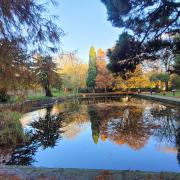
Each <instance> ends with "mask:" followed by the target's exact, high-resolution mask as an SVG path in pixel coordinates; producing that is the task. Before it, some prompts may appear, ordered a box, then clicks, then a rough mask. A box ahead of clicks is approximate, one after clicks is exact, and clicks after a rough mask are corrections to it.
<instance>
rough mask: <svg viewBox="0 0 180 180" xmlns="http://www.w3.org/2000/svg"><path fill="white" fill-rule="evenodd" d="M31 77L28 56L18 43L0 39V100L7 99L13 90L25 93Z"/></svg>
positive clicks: (31, 80)
mask: <svg viewBox="0 0 180 180" xmlns="http://www.w3.org/2000/svg"><path fill="white" fill-rule="evenodd" d="M33 77H34V75H33V73H32V70H31V64H30V60H29V57H28V55H27V54H26V52H25V51H24V50H23V49H22V48H20V47H19V46H18V43H17V42H16V41H8V40H0V82H1V83H0V101H7V100H8V94H12V93H14V92H19V93H20V92H21V93H25V92H24V91H26V90H27V89H29V88H31V87H32V83H33ZM16 95H17V94H16Z"/></svg>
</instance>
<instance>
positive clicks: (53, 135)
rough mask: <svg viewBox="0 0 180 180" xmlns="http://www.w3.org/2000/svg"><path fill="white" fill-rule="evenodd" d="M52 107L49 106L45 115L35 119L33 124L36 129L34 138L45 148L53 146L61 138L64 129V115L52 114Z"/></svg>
mask: <svg viewBox="0 0 180 180" xmlns="http://www.w3.org/2000/svg"><path fill="white" fill-rule="evenodd" d="M51 109H52V108H51V107H49V108H47V113H46V115H45V117H43V118H42V117H40V118H39V120H38V121H35V122H33V123H32V124H31V126H32V127H33V128H34V129H35V132H34V134H33V139H34V140H36V141H37V142H38V143H40V146H42V147H43V148H44V149H46V148H48V147H51V148H53V147H54V146H55V145H56V143H57V140H59V139H60V138H61V133H62V131H61V130H60V128H62V117H63V116H62V115H61V114H54V115H51Z"/></svg>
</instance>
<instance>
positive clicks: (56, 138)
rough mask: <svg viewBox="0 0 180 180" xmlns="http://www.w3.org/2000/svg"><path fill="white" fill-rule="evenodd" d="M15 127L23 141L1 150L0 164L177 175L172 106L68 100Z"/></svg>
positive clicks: (178, 136) (178, 116) (179, 148)
mask: <svg viewBox="0 0 180 180" xmlns="http://www.w3.org/2000/svg"><path fill="white" fill-rule="evenodd" d="M21 123H22V126H23V128H24V133H25V136H26V138H25V139H26V140H25V141H24V142H23V143H20V144H18V145H16V146H14V147H9V148H6V149H5V150H4V151H2V150H1V152H0V155H1V157H0V159H1V164H8V165H26V166H27V165H32V166H35V167H49V168H89V169H109V170H111V169H113V170H143V171H157V172H159V171H174V172H179V171H180V107H177V106H171V105H165V104H161V103H157V102H153V101H147V100H142V99H135V98H132V97H121V98H118V99H114V100H108V99H101V100H97V99H96V100H91V101H84V102H80V101H78V100H73V101H71V102H65V103H62V104H56V105H54V106H53V107H49V108H46V109H41V110H36V111H33V112H30V113H26V114H24V115H23V117H22V118H21ZM2 152H3V153H2Z"/></svg>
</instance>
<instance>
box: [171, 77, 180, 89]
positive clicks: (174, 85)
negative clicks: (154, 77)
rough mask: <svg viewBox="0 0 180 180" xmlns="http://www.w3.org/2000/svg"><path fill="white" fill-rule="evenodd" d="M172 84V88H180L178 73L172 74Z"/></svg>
mask: <svg viewBox="0 0 180 180" xmlns="http://www.w3.org/2000/svg"><path fill="white" fill-rule="evenodd" d="M171 85H172V88H177V89H180V76H179V75H177V74H173V75H172V76H171Z"/></svg>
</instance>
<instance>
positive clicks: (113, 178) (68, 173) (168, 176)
mask: <svg viewBox="0 0 180 180" xmlns="http://www.w3.org/2000/svg"><path fill="white" fill-rule="evenodd" d="M36 179H37V180H180V173H175V172H174V173H173V172H172V173H171V172H160V173H158V172H156V173H155V172H142V171H109V170H90V169H53V168H52V169H48V168H33V167H18V166H12V167H9V166H8V167H6V166H3V167H0V180H36Z"/></svg>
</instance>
